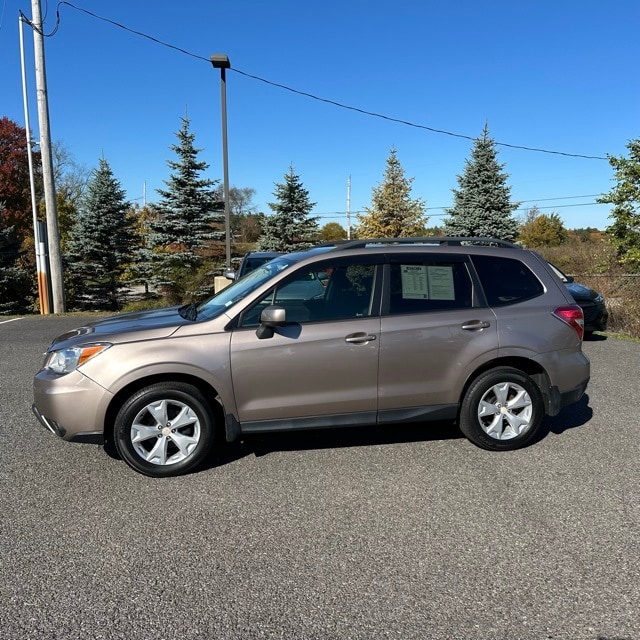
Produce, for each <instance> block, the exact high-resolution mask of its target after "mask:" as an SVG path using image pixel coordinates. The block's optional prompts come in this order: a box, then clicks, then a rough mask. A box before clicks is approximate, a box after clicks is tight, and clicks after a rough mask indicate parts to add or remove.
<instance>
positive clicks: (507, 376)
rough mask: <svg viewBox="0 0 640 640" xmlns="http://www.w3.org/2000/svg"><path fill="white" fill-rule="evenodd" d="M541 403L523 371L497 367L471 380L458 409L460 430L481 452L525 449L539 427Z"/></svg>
mask: <svg viewBox="0 0 640 640" xmlns="http://www.w3.org/2000/svg"><path fill="white" fill-rule="evenodd" d="M543 415H544V401H543V399H542V394H541V393H540V389H539V388H538V385H537V384H536V383H535V382H534V381H533V380H532V379H531V378H530V377H529V376H528V375H527V374H526V373H524V372H523V371H520V370H519V369H515V368H512V367H497V368H495V369H491V370H489V371H486V372H485V373H483V374H482V375H480V376H479V377H478V378H477V379H476V380H474V381H473V383H472V384H471V386H470V387H469V389H468V390H467V392H466V394H465V396H464V399H463V401H462V406H461V408H460V430H461V431H462V433H464V435H465V436H466V437H467V438H468V439H469V440H470V441H471V442H473V443H474V444H476V445H478V446H479V447H482V448H483V449H491V450H494V451H507V450H511V449H518V448H520V447H523V446H525V445H526V444H527V443H528V442H529V441H530V440H531V439H532V438H533V437H534V436H535V435H536V432H537V431H538V428H539V427H540V423H541V421H542V417H543Z"/></svg>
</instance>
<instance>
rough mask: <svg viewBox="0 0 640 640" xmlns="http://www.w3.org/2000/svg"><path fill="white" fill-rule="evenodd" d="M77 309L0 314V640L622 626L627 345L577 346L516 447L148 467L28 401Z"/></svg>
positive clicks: (639, 450) (316, 443) (272, 452)
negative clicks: (573, 398) (46, 356)
mask: <svg viewBox="0 0 640 640" xmlns="http://www.w3.org/2000/svg"><path fill="white" fill-rule="evenodd" d="M83 321H84V318H83V317H80V316H72V317H27V318H22V319H16V320H13V321H7V319H2V318H1V317H0V507H1V509H0V638H1V639H2V640H26V639H47V640H52V639H64V640H75V639H79V640H80V639H81V640H87V639H94V638H95V639H97V638H104V639H119V638H123V639H125V638H126V639H127V640H131V639H154V640H174V639H176V640H178V639H179V640H192V639H193V640H205V639H206V640H210V639H217V638H220V639H227V638H228V639H253V638H256V639H257V638H260V639H269V640H271V639H276V638H285V639H296V640H347V639H353V640H374V639H378V638H380V639H398V640H406V639H409V638H420V639H430V638H434V639H436V638H437V639H446V638H448V639H452V640H453V639H462V640H467V639H468V640H476V639H477V640H481V639H482V640H491V639H501V640H502V639H504V640H517V639H521V640H529V639H531V640H539V639H566V640H582V639H584V640H635V639H640V507H639V506H638V505H639V497H640V455H639V454H640V420H639V419H638V408H639V406H640V401H639V398H640V381H639V373H640V343H637V342H627V341H622V340H617V339H613V338H609V339H604V338H599V337H598V338H596V339H595V340H592V341H589V342H586V343H585V345H584V350H585V352H586V353H587V355H588V356H589V358H590V359H591V363H592V381H591V383H590V386H589V389H588V396H587V397H585V398H584V399H583V401H581V402H580V403H578V404H577V405H575V406H573V407H570V408H567V409H565V410H564V411H563V412H562V413H561V415H559V416H557V417H555V418H553V419H547V420H545V423H544V426H545V429H544V434H543V437H542V438H541V439H540V440H539V441H538V442H536V443H535V444H534V445H532V446H530V447H527V448H526V449H523V450H520V451H514V452H507V453H492V452H487V451H483V450H481V449H478V448H476V447H474V446H473V445H472V444H470V443H469V442H468V441H467V440H466V439H464V438H463V437H462V436H460V434H459V433H458V432H457V430H456V428H455V427H454V426H451V425H439V426H436V427H433V426H428V425H418V426H411V427H407V426H390V427H387V428H385V429H370V428H367V429H362V430H358V429H349V430H341V431H322V432H311V433H303V434H293V435H291V434H289V435H286V436H284V435H268V436H267V435H265V436H261V437H259V438H253V439H250V440H248V441H247V442H245V443H243V444H242V445H240V446H236V447H233V448H231V449H229V450H228V452H227V453H226V455H225V457H224V459H223V462H222V464H220V465H219V466H214V465H210V466H208V467H206V468H204V469H202V470H200V471H198V472H196V473H194V474H191V475H188V476H184V477H179V478H169V479H162V480H157V479H151V478H147V477H144V476H141V475H138V474H136V473H135V472H133V471H132V470H131V469H129V468H128V467H127V466H126V465H125V464H124V462H122V461H120V460H117V459H116V458H115V457H113V456H112V455H109V454H108V453H107V452H105V450H104V448H102V447H99V446H96V445H80V444H71V443H66V442H62V441H60V440H58V439H57V438H55V437H54V436H52V435H51V434H49V433H48V432H46V431H45V430H44V429H43V428H42V427H41V426H40V425H39V424H38V423H37V421H36V419H35V418H34V417H33V415H32V413H31V410H30V407H31V399H32V389H31V384H32V383H31V381H32V377H33V374H34V373H35V372H36V371H37V370H38V368H39V367H40V365H41V363H42V354H43V352H44V350H45V348H46V347H47V345H48V344H49V342H50V341H51V339H52V338H53V337H54V336H55V335H57V334H58V333H61V332H62V331H64V330H67V329H70V328H72V327H74V326H78V325H80V324H82V322H83ZM78 410H79V411H81V410H82V408H81V407H79V408H78Z"/></svg>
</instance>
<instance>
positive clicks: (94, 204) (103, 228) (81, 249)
mask: <svg viewBox="0 0 640 640" xmlns="http://www.w3.org/2000/svg"><path fill="white" fill-rule="evenodd" d="M129 206H130V205H129V203H128V202H127V201H126V199H125V192H124V190H123V189H122V188H121V187H120V183H119V182H118V180H116V178H115V177H114V175H113V172H112V171H111V167H110V166H109V163H108V162H107V161H106V160H105V159H104V158H101V159H100V163H99V165H98V167H97V168H96V169H94V170H93V172H92V174H91V178H90V179H89V183H88V185H87V191H86V194H85V197H84V198H83V200H82V202H81V203H80V206H79V209H78V214H77V216H76V219H75V222H74V224H73V226H72V228H71V231H70V233H69V242H68V256H67V259H68V261H69V266H68V270H69V274H70V279H71V283H70V284H71V296H70V297H71V298H72V300H74V301H75V303H76V304H79V305H80V306H82V307H89V308H97V309H102V308H108V309H111V310H117V309H118V308H119V306H120V297H121V296H120V291H121V289H122V284H121V278H122V274H123V273H124V270H125V268H126V265H127V263H128V262H129V261H130V259H131V248H132V241H133V236H132V232H131V224H130V222H129V220H128V219H127V210H128V208H129Z"/></svg>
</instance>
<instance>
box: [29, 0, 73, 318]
mask: <svg viewBox="0 0 640 640" xmlns="http://www.w3.org/2000/svg"><path fill="white" fill-rule="evenodd" d="M31 12H32V18H33V19H32V23H33V51H34V58H35V66H36V95H37V98H38V121H39V123H40V155H41V157H42V179H43V183H44V202H45V208H46V210H47V235H48V237H49V266H50V269H51V290H52V293H53V312H54V313H64V311H65V304H64V287H63V284H62V258H61V256H60V232H59V230H58V207H57V204H56V188H55V184H54V181H53V159H52V154H51V132H50V130H49V102H48V99H47V72H46V69H45V63H44V35H43V24H42V13H41V10H40V0H31Z"/></svg>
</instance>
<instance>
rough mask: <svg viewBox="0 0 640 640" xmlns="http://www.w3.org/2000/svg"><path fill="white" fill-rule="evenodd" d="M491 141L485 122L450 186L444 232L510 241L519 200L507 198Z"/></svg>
mask: <svg viewBox="0 0 640 640" xmlns="http://www.w3.org/2000/svg"><path fill="white" fill-rule="evenodd" d="M497 155H498V154H497V150H496V146H495V141H494V140H493V139H492V138H491V137H489V129H488V127H487V125H485V127H484V130H483V132H482V137H481V138H478V139H477V140H476V141H475V143H474V145H473V149H472V151H471V159H470V160H466V161H465V168H464V173H463V174H462V175H459V176H458V184H459V189H453V207H452V208H451V209H447V210H446V213H447V214H448V215H449V216H450V217H449V218H447V219H446V220H445V233H446V234H447V235H450V236H470V237H476V238H478V237H491V238H499V239H500V240H507V241H510V242H513V241H514V240H515V239H516V237H517V235H518V222H517V220H516V219H515V218H514V217H513V215H512V214H513V212H514V211H515V210H516V209H517V208H518V206H519V203H512V202H511V187H509V186H508V185H507V178H508V177H509V176H508V174H506V173H504V172H503V171H502V170H503V169H504V165H503V164H500V163H499V162H498V160H497Z"/></svg>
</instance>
